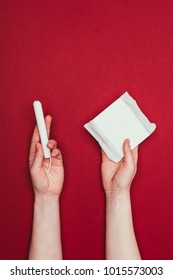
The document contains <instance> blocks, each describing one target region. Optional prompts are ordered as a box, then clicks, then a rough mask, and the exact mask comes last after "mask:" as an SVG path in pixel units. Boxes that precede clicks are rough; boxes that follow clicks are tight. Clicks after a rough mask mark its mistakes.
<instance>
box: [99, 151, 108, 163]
mask: <svg viewBox="0 0 173 280" xmlns="http://www.w3.org/2000/svg"><path fill="white" fill-rule="evenodd" d="M101 155H102V162H103V161H106V160H109V158H108V156H107V155H106V153H105V151H103V149H102V148H101Z"/></svg>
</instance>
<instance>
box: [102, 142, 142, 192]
mask: <svg viewBox="0 0 173 280" xmlns="http://www.w3.org/2000/svg"><path fill="white" fill-rule="evenodd" d="M123 152H124V157H123V158H122V159H121V160H120V161H119V162H118V163H115V162H113V161H112V160H110V159H109V158H108V157H107V155H106V154H105V152H104V151H103V150H102V163H101V175H102V182H103V187H104V190H105V193H106V194H108V195H112V194H113V195H114V194H116V193H120V192H121V193H122V192H123V193H124V192H126V191H129V189H130V186H131V182H132V180H133V178H134V176H135V174H136V171H137V161H138V146H137V147H136V148H135V149H133V150H131V148H130V141H129V139H126V140H125V141H124V144H123Z"/></svg>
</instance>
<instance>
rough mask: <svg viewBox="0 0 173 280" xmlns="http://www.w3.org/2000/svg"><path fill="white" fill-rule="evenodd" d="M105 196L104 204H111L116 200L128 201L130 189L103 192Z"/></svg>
mask: <svg viewBox="0 0 173 280" xmlns="http://www.w3.org/2000/svg"><path fill="white" fill-rule="evenodd" d="M105 196H106V202H109V201H111V202H113V201H117V200H129V198H130V188H128V189H124V190H120V189H116V190H111V191H105Z"/></svg>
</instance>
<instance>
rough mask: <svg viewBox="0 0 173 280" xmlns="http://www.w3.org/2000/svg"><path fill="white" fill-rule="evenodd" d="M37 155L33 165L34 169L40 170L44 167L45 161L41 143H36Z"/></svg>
mask: <svg viewBox="0 0 173 280" xmlns="http://www.w3.org/2000/svg"><path fill="white" fill-rule="evenodd" d="M36 149H37V152H36V155H35V159H34V163H33V167H34V168H36V169H40V168H41V167H42V161H43V156H44V153H43V147H42V145H41V144H40V143H36Z"/></svg>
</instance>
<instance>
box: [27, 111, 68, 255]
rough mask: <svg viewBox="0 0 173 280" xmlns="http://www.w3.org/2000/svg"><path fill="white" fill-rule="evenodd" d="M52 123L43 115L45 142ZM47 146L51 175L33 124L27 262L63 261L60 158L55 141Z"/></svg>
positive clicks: (61, 164) (62, 177)
mask: <svg viewBox="0 0 173 280" xmlns="http://www.w3.org/2000/svg"><path fill="white" fill-rule="evenodd" d="M51 123H52V118H51V116H49V115H48V116H46V117H45V124H46V129H47V134H48V139H49V136H50V128H51ZM47 147H48V148H49V149H50V150H51V157H52V165H51V169H50V172H49V171H48V167H49V159H45V158H44V153H43V148H42V145H41V144H40V136H39V133H38V127H37V125H36V126H35V128H34V131H33V135H32V140H31V146H30V152H29V170H30V175H31V180H32V185H33V190H34V195H35V200H34V218H33V228H32V238H31V245H30V249H29V259H62V248H61V230H60V211H59V199H60V194H61V191H62V188H63V182H64V167H63V159H62V154H61V151H60V150H59V149H58V148H57V142H56V141H55V140H53V139H51V140H49V142H48V144H47ZM50 217H51V218H50Z"/></svg>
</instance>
